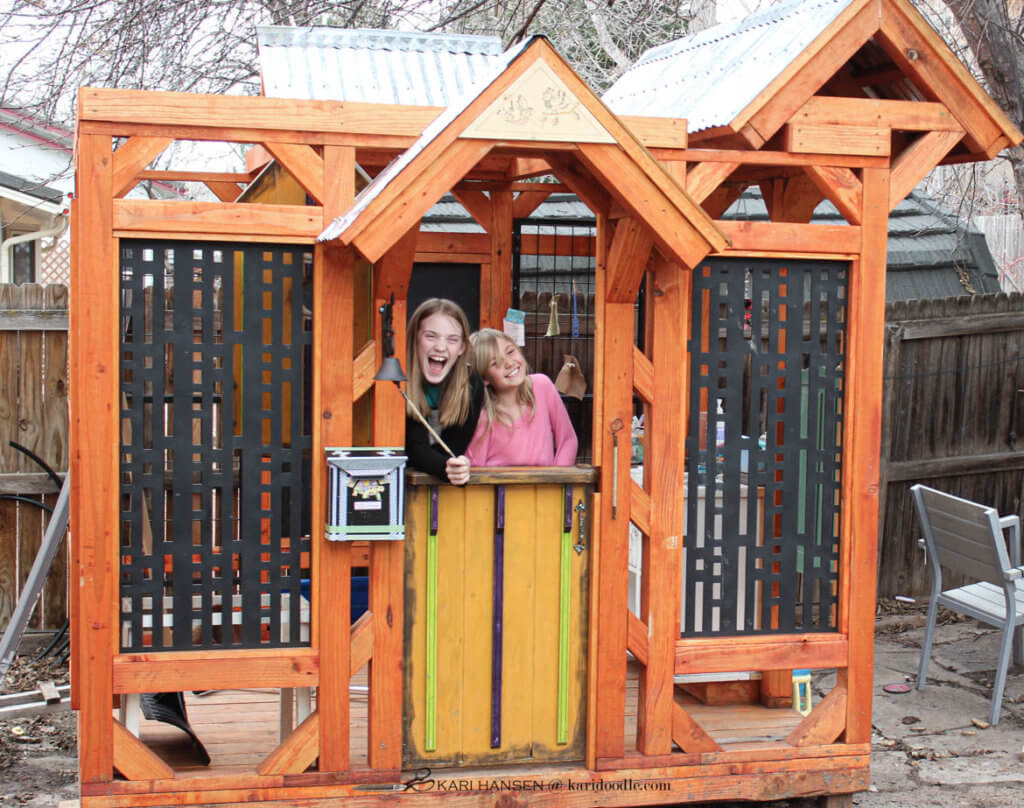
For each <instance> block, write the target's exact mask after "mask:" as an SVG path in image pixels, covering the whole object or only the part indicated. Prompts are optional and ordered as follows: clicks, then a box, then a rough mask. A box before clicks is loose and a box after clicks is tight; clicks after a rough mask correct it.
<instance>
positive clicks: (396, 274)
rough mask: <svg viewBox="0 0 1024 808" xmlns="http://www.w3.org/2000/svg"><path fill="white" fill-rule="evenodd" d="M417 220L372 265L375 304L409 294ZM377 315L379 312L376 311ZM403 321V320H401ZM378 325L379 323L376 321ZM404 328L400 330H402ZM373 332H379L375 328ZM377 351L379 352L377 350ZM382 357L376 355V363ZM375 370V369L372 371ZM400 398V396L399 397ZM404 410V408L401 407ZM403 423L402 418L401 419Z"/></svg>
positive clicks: (403, 297) (414, 255) (403, 342)
mask: <svg viewBox="0 0 1024 808" xmlns="http://www.w3.org/2000/svg"><path fill="white" fill-rule="evenodd" d="M419 230H420V227H419V222H417V223H416V224H414V225H413V226H412V227H411V228H409V230H408V231H406V233H405V235H403V236H401V237H400V238H399V239H398V240H397V241H396V242H395V243H394V246H393V247H392V248H391V249H390V250H388V251H387V252H386V253H385V254H384V255H383V256H382V257H381V259H380V260H379V261H378V262H377V263H376V264H375V265H374V267H373V293H374V296H375V297H376V298H377V301H378V303H377V305H378V306H381V305H383V304H384V303H385V302H387V299H388V298H390V297H391V294H392V292H393V293H394V295H395V298H396V300H405V299H406V298H407V297H408V296H409V278H410V277H411V276H412V264H413V259H414V258H415V257H416V242H417V240H418V239H419ZM378 315H379V312H378ZM402 322H403V323H404V322H405V321H404V320H403V321H402ZM378 325H379V323H378ZM398 330H399V329H398V328H397V322H396V328H395V355H396V356H399V355H400V354H399V350H398V341H399V340H398ZM404 330H405V329H404V328H403V329H402V331H403V332H404ZM373 333H374V334H379V333H380V331H379V330H375V331H374V332H373ZM402 346H403V347H402V351H401V356H404V353H405V347H404V346H405V337H404V335H403V337H402ZM378 353H379V352H378ZM381 359H383V357H382V356H378V357H377V361H378V365H377V367H380V364H379V362H380V361H381ZM374 372H376V371H374ZM399 398H401V397H399ZM403 412H404V408H403ZM403 424H404V420H403Z"/></svg>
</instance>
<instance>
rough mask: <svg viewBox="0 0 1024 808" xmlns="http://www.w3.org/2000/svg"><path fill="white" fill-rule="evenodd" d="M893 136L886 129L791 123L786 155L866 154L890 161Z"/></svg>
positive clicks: (786, 134)
mask: <svg viewBox="0 0 1024 808" xmlns="http://www.w3.org/2000/svg"><path fill="white" fill-rule="evenodd" d="M891 141H892V137H891V132H890V130H889V128H888V127H884V126H870V127H869V126H853V125H851V124H845V125H834V124H815V123H789V124H786V125H785V126H784V127H783V129H782V142H783V144H784V145H785V148H786V151H789V152H793V153H794V154H800V153H803V152H812V153H815V154H863V155H870V156H875V157H887V156H888V155H889V152H890V146H891Z"/></svg>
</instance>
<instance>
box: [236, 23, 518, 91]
mask: <svg viewBox="0 0 1024 808" xmlns="http://www.w3.org/2000/svg"><path fill="white" fill-rule="evenodd" d="M256 32H257V37H258V40H259V53H260V72H261V75H262V79H263V94H264V95H266V96H269V97H271V98H302V99H311V100H319V101H351V102H355V101H358V102H371V103H379V104H411V105H417V106H435V107H446V106H448V105H449V104H451V103H452V102H453V101H454V100H455V99H456V98H457V97H458V96H460V95H461V94H462V93H464V92H466V91H467V90H468V89H469V88H470V87H471V86H472V85H473V83H474V82H475V81H476V80H477V79H478V78H479V76H480V75H481V74H482V73H484V72H486V71H488V69H489V68H490V67H491V65H492V64H493V62H494V61H495V60H497V59H498V58H499V57H500V56H501V52H502V48H501V40H500V39H498V38H497V37H487V36H470V35H468V34H431V33H413V32H406V31H370V30H346V29H341V28H293V27H290V26H261V27H259V28H257V29H256Z"/></svg>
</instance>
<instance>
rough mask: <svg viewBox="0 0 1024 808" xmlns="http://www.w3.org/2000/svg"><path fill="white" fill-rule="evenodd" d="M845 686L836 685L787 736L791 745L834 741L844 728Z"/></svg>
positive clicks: (809, 744)
mask: <svg viewBox="0 0 1024 808" xmlns="http://www.w3.org/2000/svg"><path fill="white" fill-rule="evenodd" d="M846 701H847V699H846V688H845V687H843V686H842V685H838V684H837V685H836V686H835V687H834V688H832V690H830V691H829V693H828V695H827V696H825V698H824V699H822V700H821V702H819V704H818V705H817V706H816V707H815V708H814V709H813V710H811V713H810V715H807V716H805V717H804V720H803V721H801V722H800V724H799V726H797V728H796V729H794V730H793V731H792V732H791V733H790V734H789V735H788V736H787V737H786V741H787V742H788V743H791V744H792V745H793V746H821V745H824V744H830V743H835V742H836V739H837V738H839V736H840V735H841V734H842V732H843V730H844V729H845V728H846Z"/></svg>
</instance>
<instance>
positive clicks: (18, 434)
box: [0, 284, 68, 629]
mask: <svg viewBox="0 0 1024 808" xmlns="http://www.w3.org/2000/svg"><path fill="white" fill-rule="evenodd" d="M67 348H68V289H67V287H66V286H57V285H53V286H39V285H37V284H24V285H21V286H16V285H13V284H10V285H0V494H3V495H5V497H6V498H0V628H3V627H4V626H5V625H6V624H7V621H8V620H9V619H10V616H11V614H12V612H13V611H14V606H15V604H16V603H17V599H18V596H19V594H20V592H21V588H22V586H23V585H24V583H25V580H26V579H27V578H28V573H29V570H31V568H32V562H33V561H34V560H35V557H36V553H37V552H38V550H39V546H40V544H41V542H42V537H43V532H44V530H45V529H46V522H47V519H48V516H47V514H46V513H45V511H44V510H43V509H42V508H40V507H39V506H37V505H33V504H31V502H30V501H29V500H31V501H32V502H42V503H44V504H47V505H50V506H51V507H52V506H53V504H54V503H55V502H56V500H57V494H56V487H55V484H54V483H53V481H52V480H51V479H50V477H49V475H47V474H46V473H45V472H44V471H43V470H42V468H41V467H40V466H39V464H38V463H36V462H35V461H34V460H32V458H31V457H29V456H28V455H27V454H25V453H23V452H20V451H18V450H17V449H15V448H13V447H12V446H11V445H10V442H11V441H14V442H16V443H18V444H20V445H21V446H24V447H25V448H26V449H28V450H30V451H31V452H33V453H34V454H36V455H38V456H39V457H40V458H41V459H42V460H43V461H44V462H45V463H46V464H47V465H48V466H49V467H50V468H52V469H53V470H54V471H56V472H58V473H59V474H61V475H63V473H64V472H65V471H66V470H67V467H68V367H67V362H68V351H67ZM10 495H15V496H19V497H21V498H22V499H21V500H15V499H11V498H10ZM67 577H68V554H67V548H66V546H65V547H64V548H63V552H60V553H58V555H57V558H56V559H55V560H54V564H53V567H52V569H51V571H50V575H49V577H48V578H47V581H46V585H45V587H44V589H43V593H42V597H41V601H40V605H39V606H38V607H37V608H36V610H35V611H34V612H33V614H32V619H31V621H30V623H29V628H36V629H53V628H58V627H59V626H60V625H61V624H62V623H63V622H64V619H65V618H66V617H67V608H68V607H67Z"/></svg>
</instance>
